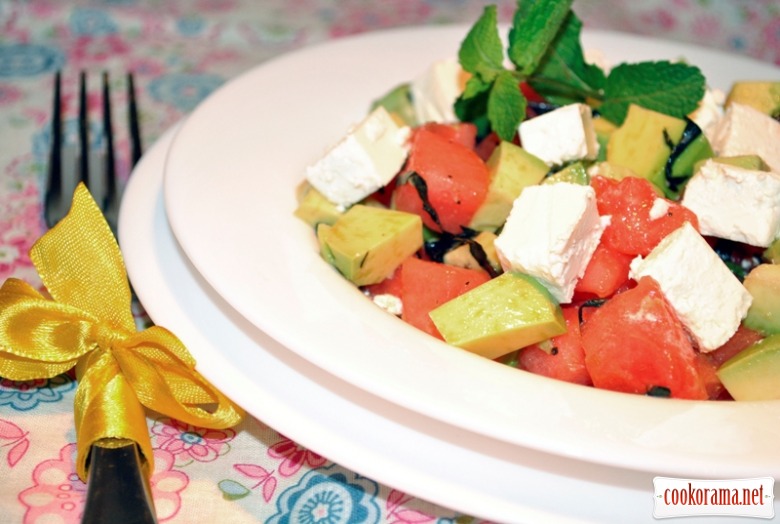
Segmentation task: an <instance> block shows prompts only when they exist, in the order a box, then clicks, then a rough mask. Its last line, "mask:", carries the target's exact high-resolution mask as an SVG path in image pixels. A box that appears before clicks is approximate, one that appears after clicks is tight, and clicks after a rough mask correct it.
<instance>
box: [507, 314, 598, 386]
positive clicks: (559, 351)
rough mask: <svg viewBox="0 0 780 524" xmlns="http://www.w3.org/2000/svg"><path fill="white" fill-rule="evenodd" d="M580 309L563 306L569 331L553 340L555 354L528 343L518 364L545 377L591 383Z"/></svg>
mask: <svg viewBox="0 0 780 524" xmlns="http://www.w3.org/2000/svg"><path fill="white" fill-rule="evenodd" d="M578 309H579V308H578V307H576V306H571V305H569V306H563V307H562V308H561V310H562V311H563V317H564V319H566V333H564V334H563V335H558V336H557V337H553V338H552V339H551V340H550V343H551V344H552V347H553V348H554V350H553V351H552V353H548V352H546V351H544V350H543V349H541V347H540V346H539V344H534V345H532V346H528V347H526V348H524V349H522V350H521V351H520V355H519V357H518V367H520V368H521V369H525V370H526V371H530V372H531V373H535V374H537V375H543V376H545V377H550V378H554V379H558V380H564V381H566V382H572V383H574V384H583V385H586V386H589V385H591V384H592V381H591V379H590V374H589V373H588V370H587V368H586V367H585V352H584V350H583V349H582V338H581V336H580V323H579V315H578Z"/></svg>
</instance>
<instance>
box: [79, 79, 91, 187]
mask: <svg viewBox="0 0 780 524" xmlns="http://www.w3.org/2000/svg"><path fill="white" fill-rule="evenodd" d="M88 110H89V108H88V107H87V73H86V72H85V71H82V72H81V74H80V75H79V159H80V162H79V177H80V179H81V181H82V182H84V183H85V184H87V185H89V115H88Z"/></svg>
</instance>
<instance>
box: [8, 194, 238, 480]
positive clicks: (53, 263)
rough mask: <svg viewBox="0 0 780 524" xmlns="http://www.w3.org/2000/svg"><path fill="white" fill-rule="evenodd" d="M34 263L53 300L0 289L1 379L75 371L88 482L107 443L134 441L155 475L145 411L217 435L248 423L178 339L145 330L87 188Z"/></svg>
mask: <svg viewBox="0 0 780 524" xmlns="http://www.w3.org/2000/svg"><path fill="white" fill-rule="evenodd" d="M30 258H31V259H32V261H33V264H34V265H35V267H36V269H37V270H38V273H39V274H40V276H41V280H42V281H43V283H44V285H45V286H46V289H47V290H48V292H49V294H50V295H51V297H52V299H53V300H52V299H48V298H46V297H44V296H43V295H42V294H40V293H39V292H38V291H36V290H35V289H34V288H33V287H32V286H30V285H29V284H27V283H26V282H24V281H22V280H18V279H14V278H9V279H8V280H6V281H5V283H4V284H3V286H2V287H1V288H0V376H2V377H5V378H8V379H11V380H32V379H40V378H51V377H54V376H56V375H59V374H61V373H64V372H66V371H68V370H70V369H72V368H73V367H74V366H75V368H76V378H77V380H78V382H79V384H78V388H77V390H76V397H75V401H74V416H75V423H76V437H77V441H78V445H77V448H78V455H77V459H76V471H77V472H78V475H79V477H81V479H82V480H86V478H87V459H88V456H89V450H90V448H91V446H92V444H93V443H95V442H96V441H98V440H100V439H103V438H117V439H121V438H126V439H131V440H133V441H135V442H136V443H138V445H139V446H140V449H141V454H142V455H143V457H144V459H145V461H146V463H147V466H148V467H147V472H151V471H153V469H154V468H153V460H154V459H153V454H152V445H151V441H150V439H149V433H148V430H147V426H146V416H145V414H144V410H143V407H142V406H145V407H147V408H149V409H152V410H154V411H157V412H159V413H162V414H164V415H167V416H169V417H172V418H175V419H177V420H180V421H182V422H185V423H187V424H191V425H195V426H201V427H208V428H213V429H222V428H226V427H230V426H234V425H236V424H237V423H238V422H239V421H240V420H241V418H242V416H243V412H242V411H241V410H240V408H238V407H237V406H236V405H235V404H233V403H232V402H231V401H230V400H229V399H228V398H227V397H225V396H224V395H223V394H222V393H220V392H219V391H218V390H217V389H216V388H214V387H213V386H212V385H211V384H209V382H208V381H207V380H206V379H205V378H204V377H203V376H201V375H200V373H198V372H197V371H196V370H195V360H194V359H193V358H192V355H190V354H189V352H188V351H187V349H186V348H185V346H184V344H182V342H181V341H180V340H179V339H178V338H177V337H176V336H175V335H174V334H173V333H171V332H170V331H168V330H166V329H165V328H162V327H159V326H153V327H150V328H149V329H146V330H144V331H141V332H137V331H136V328H135V321H134V319H133V315H132V311H131V309H130V303H131V292H130V286H129V284H128V281H127V274H126V272H125V266H124V262H123V259H122V254H121V252H120V251H119V246H118V245H117V242H116V240H115V239H114V236H113V235H112V233H111V230H110V229H109V227H108V224H107V223H106V221H105V218H104V217H103V215H102V213H101V212H100V210H99V209H98V207H97V204H96V203H95V201H94V200H93V199H92V195H91V194H90V193H89V190H87V188H86V186H84V185H83V184H79V186H78V187H77V188H76V191H75V192H74V195H73V203H72V206H71V209H70V211H69V212H68V214H67V216H65V217H64V218H63V219H62V220H61V221H60V222H59V223H58V224H57V225H56V226H54V227H53V228H52V229H51V230H49V231H48V232H47V233H46V234H45V235H43V236H42V237H41V238H40V239H39V240H38V241H37V242H36V243H35V245H33V247H32V249H31V250H30ZM207 408H208V409H207Z"/></svg>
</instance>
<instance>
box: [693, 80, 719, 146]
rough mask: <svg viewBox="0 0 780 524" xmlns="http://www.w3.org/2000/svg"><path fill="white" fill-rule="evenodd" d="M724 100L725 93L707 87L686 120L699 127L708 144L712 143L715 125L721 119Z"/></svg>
mask: <svg viewBox="0 0 780 524" xmlns="http://www.w3.org/2000/svg"><path fill="white" fill-rule="evenodd" d="M725 100H726V93H724V92H723V91H721V90H720V89H710V88H709V87H708V88H707V89H706V91H704V96H703V97H702V99H701V101H700V102H699V106H698V107H697V108H696V109H695V110H693V111H692V112H691V113H690V114H689V115H688V118H690V119H691V120H693V121H694V122H695V123H696V125H697V126H699V128H700V129H701V131H702V133H704V136H706V137H707V140H709V141H710V142H712V135H713V129H714V127H715V125H716V124H717V122H718V121H719V120H720V119H721V117H723V103H724V102H725Z"/></svg>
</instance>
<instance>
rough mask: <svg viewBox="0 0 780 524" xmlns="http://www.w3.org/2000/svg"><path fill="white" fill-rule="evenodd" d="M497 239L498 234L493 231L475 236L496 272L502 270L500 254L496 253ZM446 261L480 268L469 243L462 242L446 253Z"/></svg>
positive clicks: (453, 264)
mask: <svg viewBox="0 0 780 524" xmlns="http://www.w3.org/2000/svg"><path fill="white" fill-rule="evenodd" d="M495 240H496V234H495V233H493V232H491V231H482V232H481V233H479V234H478V235H477V236H475V237H474V241H476V242H477V243H478V244H479V245H480V246H482V251H483V252H484V253H485V256H486V257H487V261H488V263H489V264H490V266H491V267H492V268H493V271H495V272H496V273H500V272H501V262H500V261H499V260H498V254H497V253H496V246H495V245H494V244H493V243H494V241H495ZM444 263H445V264H449V265H451V266H458V267H465V268H466V269H480V268H481V267H482V266H480V264H479V262H478V261H477V260H476V259H475V258H474V255H472V254H471V247H470V246H469V244H462V245H460V246H458V247H456V248H455V249H452V250H450V251H448V252H447V253H445V255H444Z"/></svg>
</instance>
